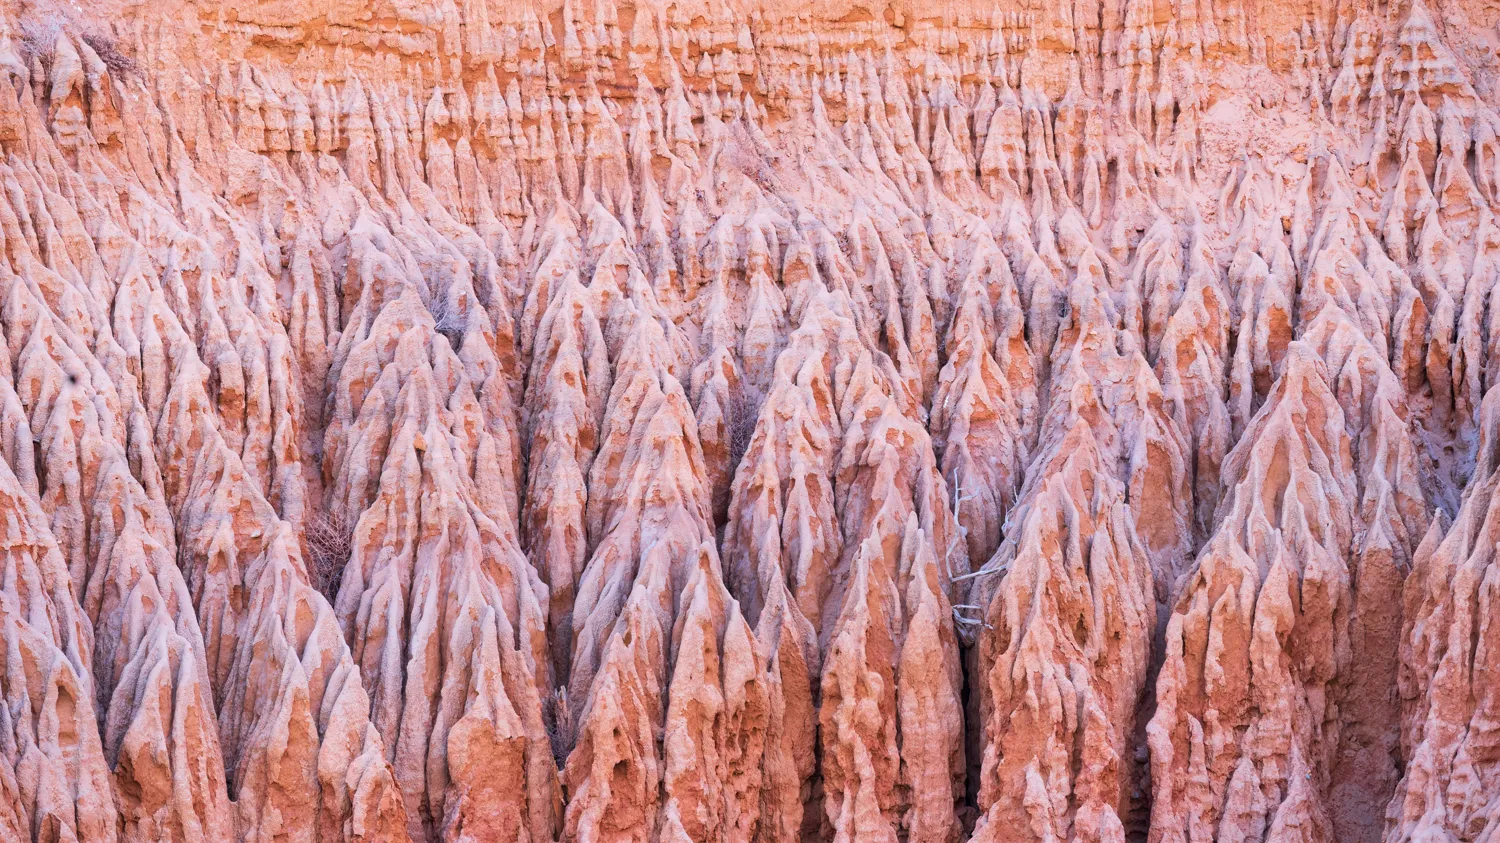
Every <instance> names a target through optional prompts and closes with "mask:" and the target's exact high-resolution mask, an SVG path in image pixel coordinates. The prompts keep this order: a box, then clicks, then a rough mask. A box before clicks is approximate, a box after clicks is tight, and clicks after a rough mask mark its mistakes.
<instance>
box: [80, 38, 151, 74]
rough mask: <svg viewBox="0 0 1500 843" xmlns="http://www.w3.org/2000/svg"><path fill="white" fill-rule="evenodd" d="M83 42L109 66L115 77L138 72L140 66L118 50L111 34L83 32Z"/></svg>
mask: <svg viewBox="0 0 1500 843" xmlns="http://www.w3.org/2000/svg"><path fill="white" fill-rule="evenodd" d="M83 43H85V44H87V45H89V49H90V50H93V51H94V55H96V56H98V57H99V60H100V61H102V62H104V66H105V67H107V68H109V72H110V73H111V74H112V75H114V76H115V77H117V78H120V79H124V78H126V77H131V76H135V75H137V74H138V73H139V72H140V66H139V65H137V64H136V62H135V59H133V58H131V57H130V56H127V55H126V54H125V53H123V52H121V51H120V45H119V44H118V43H117V42H116V41H115V38H114V36H113V35H108V34H105V33H103V32H85V33H84V34H83Z"/></svg>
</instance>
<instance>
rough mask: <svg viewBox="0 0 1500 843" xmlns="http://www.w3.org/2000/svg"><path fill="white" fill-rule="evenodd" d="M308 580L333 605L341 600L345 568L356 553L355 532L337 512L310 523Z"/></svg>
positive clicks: (320, 516) (318, 516) (322, 513)
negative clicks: (340, 589) (335, 599)
mask: <svg viewBox="0 0 1500 843" xmlns="http://www.w3.org/2000/svg"><path fill="white" fill-rule="evenodd" d="M304 538H305V539H306V541H307V577H308V579H309V580H311V581H312V587H313V588H316V589H317V590H318V591H319V592H321V593H322V594H323V596H324V597H327V598H328V601H329V602H330V603H332V602H333V599H334V598H335V597H337V596H338V593H339V583H340V582H342V581H343V579H344V566H346V565H348V564H349V557H350V555H351V554H352V553H353V552H354V529H353V528H352V527H351V526H350V524H349V521H348V519H346V518H345V517H344V516H343V515H341V514H339V513H337V512H320V513H318V514H317V515H314V516H313V517H312V518H310V519H309V520H308V522H307V534H306V535H305V536H304Z"/></svg>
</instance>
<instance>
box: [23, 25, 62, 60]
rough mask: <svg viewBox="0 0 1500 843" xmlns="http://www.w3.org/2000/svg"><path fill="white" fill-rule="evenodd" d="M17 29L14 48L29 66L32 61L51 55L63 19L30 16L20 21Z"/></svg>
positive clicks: (60, 30)
mask: <svg viewBox="0 0 1500 843" xmlns="http://www.w3.org/2000/svg"><path fill="white" fill-rule="evenodd" d="M17 29H18V30H19V31H18V32H17V36H18V37H17V38H16V46H17V47H19V48H20V50H21V58H22V59H23V60H25V62H26V63H27V64H30V63H31V61H32V59H35V58H38V57H41V56H50V55H52V48H53V47H54V46H56V45H57V36H58V35H59V34H60V33H62V31H63V18H62V16H61V15H60V14H52V13H46V14H31V15H27V16H26V17H24V18H22V19H21V21H20V23H19V26H17Z"/></svg>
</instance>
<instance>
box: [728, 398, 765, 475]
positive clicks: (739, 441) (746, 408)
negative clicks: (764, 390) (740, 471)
mask: <svg viewBox="0 0 1500 843" xmlns="http://www.w3.org/2000/svg"><path fill="white" fill-rule="evenodd" d="M758 415H759V413H758V408H757V407H756V406H755V402H754V400H753V399H752V398H751V396H749V395H747V394H745V393H743V392H741V393H740V394H739V396H737V397H736V398H735V399H734V400H733V401H732V402H730V414H729V469H730V471H733V470H735V469H736V468H738V467H739V464H740V460H741V459H743V458H744V456H745V451H747V450H749V449H750V440H751V438H752V437H754V436H755V422H756V419H757V418H758Z"/></svg>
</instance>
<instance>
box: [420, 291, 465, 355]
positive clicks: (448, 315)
mask: <svg viewBox="0 0 1500 843" xmlns="http://www.w3.org/2000/svg"><path fill="white" fill-rule="evenodd" d="M428 310H429V311H430V312H431V313H432V321H433V325H434V328H435V330H436V331H437V332H438V333H440V334H442V335H443V336H445V337H447V338H448V345H449V346H451V347H452V348H453V350H454V351H455V352H456V351H458V347H459V346H460V345H462V344H463V341H464V327H465V325H464V319H463V317H462V316H461V315H460V314H459V313H457V312H456V310H455V309H454V308H453V307H451V306H450V305H449V304H448V300H447V299H443V298H438V297H436V296H434V297H433V299H432V305H431V306H430V307H429V308H428Z"/></svg>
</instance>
